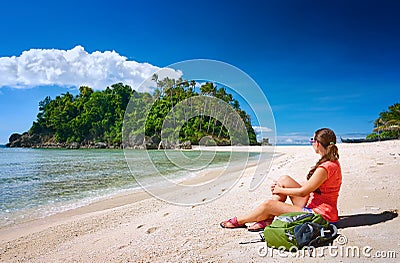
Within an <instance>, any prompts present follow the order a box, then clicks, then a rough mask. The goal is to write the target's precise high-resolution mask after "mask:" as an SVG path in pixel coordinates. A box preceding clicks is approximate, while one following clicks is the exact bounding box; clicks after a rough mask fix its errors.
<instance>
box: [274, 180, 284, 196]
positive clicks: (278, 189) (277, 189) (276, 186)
mask: <svg viewBox="0 0 400 263" xmlns="http://www.w3.org/2000/svg"><path fill="white" fill-rule="evenodd" d="M282 189H283V187H282V186H281V185H280V184H279V183H278V182H277V181H274V183H273V184H272V185H271V192H272V193H273V194H280V193H281V190H282Z"/></svg>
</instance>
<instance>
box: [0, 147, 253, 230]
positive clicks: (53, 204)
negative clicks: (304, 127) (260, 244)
mask: <svg viewBox="0 0 400 263" xmlns="http://www.w3.org/2000/svg"><path fill="white" fill-rule="evenodd" d="M181 154H182V152H181V151H169V152H168V154H167V155H166V154H165V152H164V151H141V150H136V151H130V152H129V165H130V167H128V164H127V162H126V159H125V154H124V151H123V150H104V149H78V150H66V149H26V148H0V227H4V226H8V225H13V224H16V223H20V222H24V221H28V220H32V219H36V218H42V217H45V216H48V215H51V214H55V213H58V212H62V211H66V210H69V209H73V208H77V207H80V206H83V205H87V204H89V203H92V202H94V201H96V200H100V199H102V198H105V197H108V196H112V195H115V194H118V193H121V192H124V191H135V190H139V189H140V186H139V185H138V184H137V182H136V180H135V176H137V175H139V173H140V176H142V177H143V176H159V175H160V174H159V173H158V172H156V170H158V171H160V170H162V171H163V173H164V174H169V176H172V177H176V178H181V177H185V176H186V177H188V176H193V175H195V174H196V172H198V171H196V170H195V169H194V170H191V169H182V166H180V165H176V163H174V162H171V161H170V159H171V157H172V159H173V158H174V155H176V156H177V158H179V156H180V155H181ZM184 154H185V156H187V157H188V159H189V160H190V162H191V165H192V166H193V167H202V165H204V163H205V162H208V163H207V167H204V168H205V169H209V168H214V167H219V166H225V165H226V164H227V162H232V161H240V160H243V159H245V158H249V157H250V158H256V156H257V155H258V154H257V153H250V154H249V153H234V154H232V153H231V152H209V153H207V152H204V151H203V152H202V153H201V154H200V152H199V151H184ZM232 156H234V157H232ZM149 158H150V160H151V162H153V163H154V165H153V166H149V165H148V163H149ZM209 160H211V162H209ZM155 167H156V169H155ZM201 170H204V169H201ZM135 173H138V174H136V175H135Z"/></svg>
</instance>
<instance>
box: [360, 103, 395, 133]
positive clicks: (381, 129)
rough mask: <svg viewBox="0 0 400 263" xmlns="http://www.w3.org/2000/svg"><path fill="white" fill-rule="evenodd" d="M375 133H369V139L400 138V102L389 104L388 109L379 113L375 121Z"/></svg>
mask: <svg viewBox="0 0 400 263" xmlns="http://www.w3.org/2000/svg"><path fill="white" fill-rule="evenodd" d="M373 131H374V133H372V134H369V135H367V139H374V138H377V137H378V136H379V137H380V138H396V137H397V138H399V139H400V103H395V104H393V105H391V106H389V108H388V110H387V111H383V112H381V113H379V118H377V119H376V120H375V122H374V130H373Z"/></svg>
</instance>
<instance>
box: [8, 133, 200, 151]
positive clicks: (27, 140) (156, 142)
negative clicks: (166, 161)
mask: <svg viewBox="0 0 400 263" xmlns="http://www.w3.org/2000/svg"><path fill="white" fill-rule="evenodd" d="M6 147H10V148H49V149H55V148H65V149H80V148H84V149H122V148H126V149H140V150H144V149H147V150H153V149H158V150H160V149H192V144H191V143H190V141H185V142H179V141H178V142H169V141H162V140H161V138H160V137H159V136H152V137H149V136H143V135H137V136H131V137H130V138H129V139H128V140H127V141H126V142H123V143H122V144H108V143H106V142H101V141H84V142H81V143H79V142H61V143H60V142H57V141H56V139H55V138H54V136H53V135H48V134H44V135H42V134H29V133H28V132H24V133H23V134H18V133H14V134H12V135H11V136H10V138H9V142H8V143H7V144H6Z"/></svg>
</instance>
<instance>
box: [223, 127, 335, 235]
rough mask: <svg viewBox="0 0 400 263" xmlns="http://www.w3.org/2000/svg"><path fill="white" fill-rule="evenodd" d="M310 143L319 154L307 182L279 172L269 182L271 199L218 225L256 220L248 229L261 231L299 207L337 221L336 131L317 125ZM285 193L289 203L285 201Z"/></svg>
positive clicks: (237, 224)
mask: <svg viewBox="0 0 400 263" xmlns="http://www.w3.org/2000/svg"><path fill="white" fill-rule="evenodd" d="M311 144H312V146H313V147H314V150H315V152H316V153H317V154H319V155H321V158H320V159H319V161H318V162H317V163H316V165H315V166H314V167H313V168H312V169H311V170H310V171H309V173H308V175H307V182H306V183H304V184H303V185H301V184H299V183H298V182H296V181H295V180H294V179H293V178H291V177H290V176H281V177H280V178H279V179H278V180H277V181H274V184H273V185H272V186H271V192H272V198H271V199H270V200H266V201H265V202H263V203H262V204H261V205H259V206H258V207H257V208H255V209H254V210H253V211H252V212H250V213H249V214H247V215H244V216H241V217H234V218H231V219H229V220H227V221H224V222H222V223H220V225H221V227H223V228H239V227H246V225H245V224H246V223H250V222H256V223H254V224H253V225H252V226H250V227H249V228H248V230H249V231H261V230H263V229H264V228H265V227H266V226H267V225H269V224H271V223H272V220H273V218H274V217H275V216H279V215H281V214H284V213H289V212H302V211H305V212H310V213H318V214H320V215H321V216H322V217H323V218H324V219H326V220H327V221H329V222H331V223H334V222H336V221H337V220H338V209H337V199H338V196H339V190H340V185H341V184H342V172H341V169H340V164H339V161H338V159H339V153H338V148H337V146H336V135H335V133H334V132H333V131H332V130H330V129H328V128H323V129H319V130H317V131H316V132H315V134H314V138H311ZM288 196H289V198H290V199H291V201H292V204H287V203H285V201H286V199H287V197H288Z"/></svg>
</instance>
